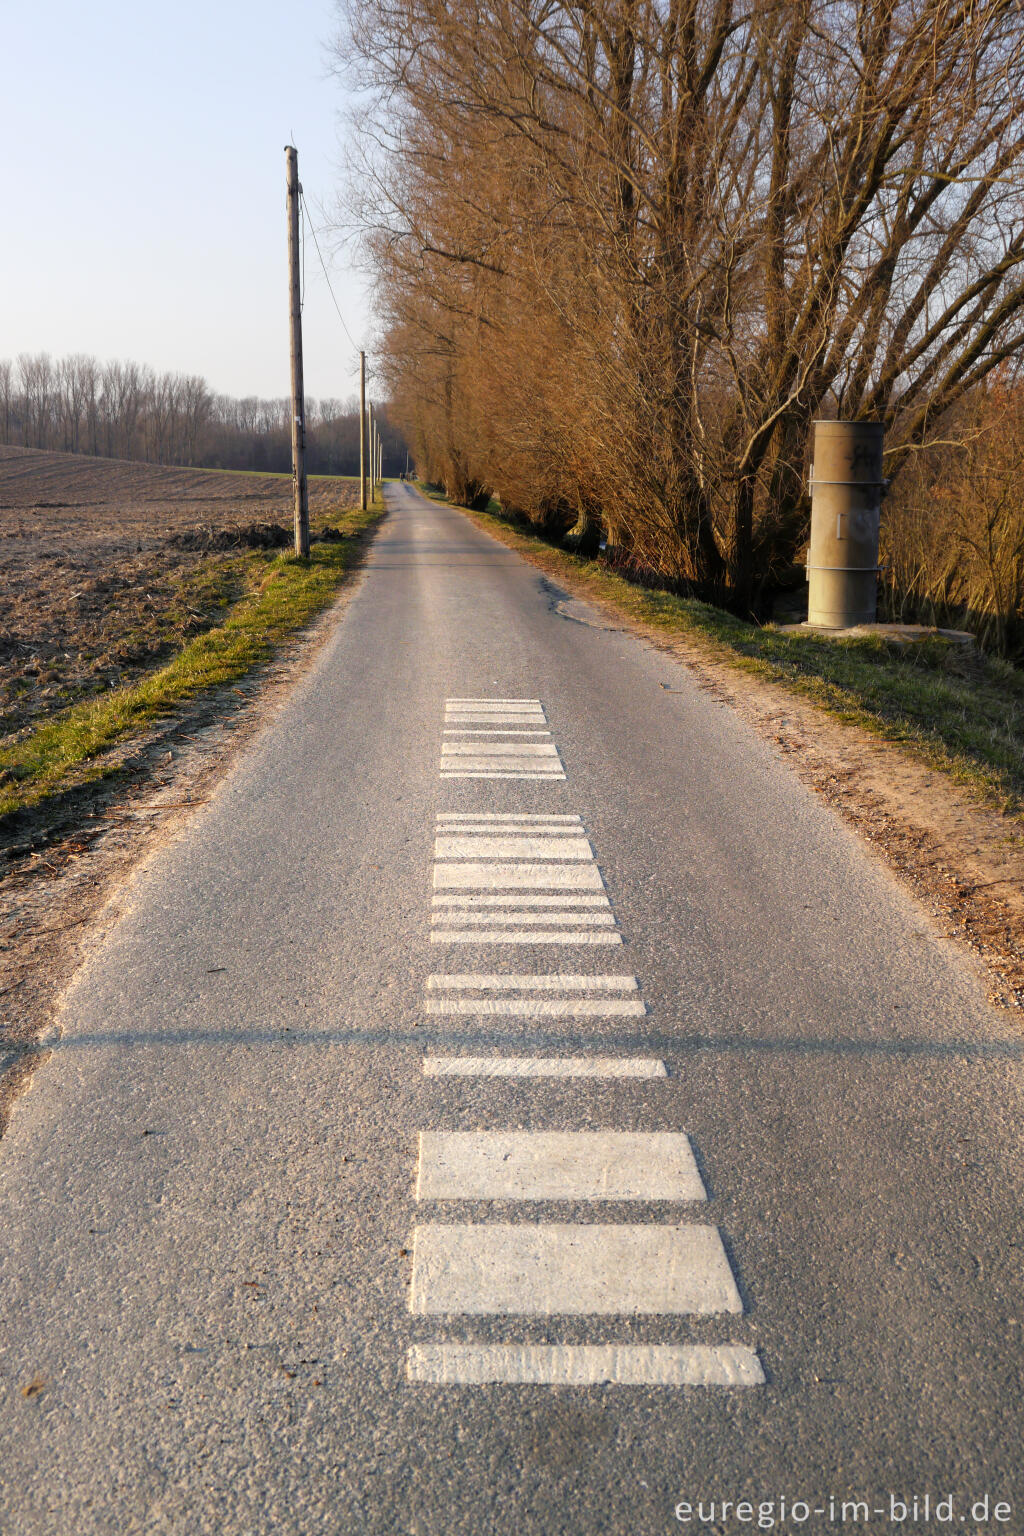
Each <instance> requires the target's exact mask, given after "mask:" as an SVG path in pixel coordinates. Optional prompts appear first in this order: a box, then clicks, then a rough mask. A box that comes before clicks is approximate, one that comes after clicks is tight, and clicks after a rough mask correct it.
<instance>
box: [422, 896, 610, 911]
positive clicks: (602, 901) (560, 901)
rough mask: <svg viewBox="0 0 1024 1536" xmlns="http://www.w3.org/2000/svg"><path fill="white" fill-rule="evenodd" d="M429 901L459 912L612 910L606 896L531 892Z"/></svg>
mask: <svg viewBox="0 0 1024 1536" xmlns="http://www.w3.org/2000/svg"><path fill="white" fill-rule="evenodd" d="M430 900H431V904H432V905H433V906H435V907H458V908H459V909H460V910H461V909H462V908H463V907H514V908H516V909H517V910H518V909H519V908H520V907H569V908H571V909H572V910H573V911H574V912H575V910H576V908H578V907H600V909H601V911H602V912H604V911H608V912H610V911H611V909H612V904H611V902H610V901H609V900H608V897H607V896H537V895H534V894H533V893H532V892H524V893H523V894H522V895H519V896H474V895H470V894H467V895H465V896H432V897H431V898H430ZM439 915H443V914H439ZM502 915H504V916H508V915H509V914H507V913H506V914H502Z"/></svg>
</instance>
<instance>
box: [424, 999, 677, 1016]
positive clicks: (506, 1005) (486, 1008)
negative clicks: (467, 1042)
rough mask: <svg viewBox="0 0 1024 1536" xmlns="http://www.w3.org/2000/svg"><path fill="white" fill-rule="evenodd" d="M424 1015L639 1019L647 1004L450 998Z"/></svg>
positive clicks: (428, 1005) (430, 1003)
mask: <svg viewBox="0 0 1024 1536" xmlns="http://www.w3.org/2000/svg"><path fill="white" fill-rule="evenodd" d="M423 1011H424V1013H428V1014H444V1015H445V1016H447V1017H452V1016H454V1015H463V1016H469V1017H472V1018H483V1017H485V1016H486V1017H488V1018H490V1017H492V1016H493V1017H495V1018H498V1017H503V1018H513V1017H514V1018H520V1019H636V1018H640V1017H641V1016H642V1015H643V1014H645V1013H646V1012H647V1004H646V1003H644V1002H643V1001H642V1000H641V999H639V998H632V997H586V998H578V997H478V998H473V997H446V998H440V999H438V1000H437V1001H435V1000H434V999H432V998H428V1000H427V1001H426V1002H425V1003H424V1004H423Z"/></svg>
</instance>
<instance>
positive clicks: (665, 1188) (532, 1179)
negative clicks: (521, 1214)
mask: <svg viewBox="0 0 1024 1536" xmlns="http://www.w3.org/2000/svg"><path fill="white" fill-rule="evenodd" d="M416 1199H417V1200H673V1201H691V1200H706V1199H707V1193H706V1191H705V1189H704V1185H703V1183H702V1181H701V1177H700V1174H699V1173H698V1171H697V1164H696V1163H695V1162H694V1160H693V1152H692V1150H691V1147H690V1138H689V1137H688V1136H687V1135H685V1134H684V1133H683V1132H681V1131H653V1132H644V1131H422V1132H421V1133H420V1155H419V1167H418V1170H417V1177H416Z"/></svg>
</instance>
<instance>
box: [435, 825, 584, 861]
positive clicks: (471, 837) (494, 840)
mask: <svg viewBox="0 0 1024 1536" xmlns="http://www.w3.org/2000/svg"><path fill="white" fill-rule="evenodd" d="M593 857H594V850H593V848H591V846H590V843H589V842H588V841H587V839H586V838H585V837H584V835H583V833H582V832H580V833H578V834H577V835H576V836H575V837H558V838H552V837H516V836H510V837H495V836H493V835H492V834H490V833H487V832H474V833H459V834H458V835H456V836H454V837H438V838H437V839H436V840H435V842H434V858H435V859H561V860H563V861H565V860H567V859H587V860H593Z"/></svg>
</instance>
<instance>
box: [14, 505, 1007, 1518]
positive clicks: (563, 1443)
mask: <svg viewBox="0 0 1024 1536" xmlns="http://www.w3.org/2000/svg"><path fill="white" fill-rule="evenodd" d="M387 495H388V501H389V505H390V508H391V513H390V516H389V518H388V520H387V521H386V522H385V524H384V525H383V526H382V528H381V530H380V532H379V534H378V536H377V538H376V541H375V543H374V545H373V548H372V550H371V552H370V555H369V557H368V562H367V566H366V570H365V574H364V576H363V579H362V581H361V584H360V585H359V587H358V590H357V591H356V592H355V594H354V596H353V597H352V599H351V601H350V602H349V604H348V606H347V608H346V609H345V611H344V613H343V614H342V616H341V618H340V620H339V622H338V623H337V626H336V628H335V629H334V631H333V633H332V635H331V637H330V639H329V640H328V642H327V643H326V645H325V646H324V647H323V649H322V650H321V651H320V653H319V656H318V658H317V660H316V662H315V664H314V665H313V666H312V668H311V669H310V670H309V672H308V673H307V674H306V675H305V677H304V678H303V680H302V681H301V682H300V683H299V684H298V685H297V686H296V687H295V689H294V690H293V691H292V692H291V694H290V695H289V696H288V698H287V700H286V701H285V702H284V704H283V705H282V706H281V708H280V709H279V710H278V712H277V714H276V715H275V717H274V718H273V720H272V721H271V723H270V724H269V726H268V727H267V728H266V729H265V730H264V732H263V733H262V735H261V736H260V737H259V738H258V739H257V740H256V741H255V743H254V744H253V745H251V746H250V747H249V748H248V749H247V750H245V751H244V752H243V753H242V754H240V756H239V758H238V760H237V761H236V763H235V765H234V766H233V768H232V769H231V771H230V772H229V773H228V775H227V776H226V778H225V779H224V780H223V782H222V783H221V785H220V787H219V788H218V790H217V791H216V792H215V794H214V795H213V796H212V798H211V800H210V802H209V803H208V804H206V805H205V806H203V807H201V808H200V809H199V810H197V812H196V813H195V815H194V816H193V817H192V818H191V820H190V821H189V823H188V825H187V827H186V828H185V830H184V831H183V832H182V833H181V834H180V835H178V836H177V837H176V838H175V839H174V840H173V841H171V842H170V843H169V844H168V845H167V846H165V847H164V848H162V849H160V850H159V851H157V852H156V853H155V854H154V855H152V856H151V857H150V858H149V859H148V861H147V862H146V863H145V864H144V865H143V866H142V867H141V869H140V870H139V871H138V872H137V873H136V875H135V876H134V877H133V879H132V880H131V882H130V883H129V885H128V887H127V888H126V890H125V892H124V893H123V899H122V901H121V903H120V907H119V910H118V912H117V914H116V916H114V917H112V919H111V922H110V924H109V928H108V931H107V933H106V935H105V938H104V940H103V942H102V943H101V944H100V945H98V947H97V948H96V949H95V950H94V951H93V952H92V954H91V956H90V958H89V960H88V961H87V963H86V965H85V966H84V968H83V970H82V971H81V972H80V974H79V977H78V979H77V980H76V983H75V984H74V986H73V988H72V990H71V993H70V995H69V997H68V999H67V1002H66V1005H65V1007H64V1010H63V1015H62V1029H63V1034H62V1037H61V1039H60V1040H59V1041H58V1042H57V1043H56V1045H55V1048H54V1052H53V1055H52V1056H51V1058H50V1060H49V1062H48V1063H47V1064H46V1065H44V1066H43V1067H42V1068H41V1069H40V1070H39V1071H38V1072H37V1074H36V1077H35V1079H34V1083H33V1086H32V1088H31V1091H30V1092H29V1093H28V1094H27V1095H26V1097H25V1098H24V1099H23V1100H22V1101H21V1103H20V1104H19V1106H18V1108H17V1110H16V1111H15V1114H14V1118H13V1122H12V1125H11V1128H10V1130H9V1133H8V1134H7V1135H6V1136H5V1137H4V1139H3V1141H2V1143H0V1532H2V1533H3V1536H37V1533H53V1532H56V1533H59V1536H64V1533H73V1536H92V1533H99V1532H103V1533H107V1532H109V1533H116V1536H128V1533H134V1532H139V1533H143V1532H144V1533H147V1536H150V1533H161V1532H175V1533H179V1532H180V1533H187V1536H196V1533H207V1532H209V1533H217V1536H236V1533H237V1536H253V1533H264V1532H266V1533H274V1536H278V1533H280V1536H292V1533H295V1536H299V1533H302V1536H307V1533H358V1536H362V1533H374V1536H376V1533H380V1536H400V1533H410V1536H412V1533H415V1536H492V1533H499V1532H501V1533H504V1532H515V1533H516V1536H562V1533H565V1536H576V1533H586V1536H590V1533H610V1536H647V1533H657V1532H670V1531H679V1530H690V1531H694V1530H710V1529H712V1528H713V1529H716V1530H720V1531H723V1532H724V1531H733V1530H737V1531H738V1530H741V1529H744V1528H751V1525H752V1524H753V1525H754V1526H755V1527H757V1526H759V1527H760V1528H761V1529H769V1528H773V1526H775V1527H777V1528H779V1529H785V1530H787V1531H788V1530H791V1529H801V1530H806V1531H811V1530H825V1529H830V1528H836V1527H837V1526H839V1525H842V1526H843V1527H844V1528H845V1527H849V1528H851V1529H860V1528H862V1527H864V1526H867V1527H869V1528H871V1529H879V1530H886V1531H892V1530H897V1529H899V1530H908V1529H916V1528H920V1529H924V1528H925V1522H924V1518H923V1511H924V1504H923V1500H924V1499H925V1497H926V1496H927V1497H928V1498H929V1500H930V1504H929V1506H928V1509H929V1516H928V1518H929V1521H930V1523H929V1524H928V1525H927V1529H929V1530H932V1529H934V1528H935V1527H936V1525H937V1524H938V1527H939V1528H940V1529H942V1528H945V1529H953V1528H955V1529H957V1530H959V1531H974V1530H976V1529H977V1530H986V1531H992V1530H997V1529H998V1530H1011V1531H1017V1532H1020V1531H1022V1530H1024V1525H1022V1524H1021V1518H1022V1516H1021V1508H1020V1506H1019V1499H1018V1494H1019V1491H1020V1490H1019V1487H1018V1486H1016V1484H1017V1482H1018V1470H1019V1464H1020V1445H1021V1440H1022V1427H1024V1426H1022V1416H1021V1363H1022V1356H1024V1350H1022V1339H1021V1335H1022V1326H1021V1325H1022V1322H1024V1300H1022V1297H1021V1256H1022V1220H1021V1187H1020V1186H1021V1165H1022V1160H1021V1151H1022V1146H1021V1143H1022V1124H1024V1116H1022V1102H1021V1097H1022V1096H1021V1083H1022V1070H1021V1069H1022V1038H1021V1033H1020V1028H1019V1023H1018V1022H1017V1021H1016V1020H1015V1019H1014V1018H1013V1017H1012V1016H1011V1015H1009V1014H1006V1013H998V1012H996V1011H994V1010H992V1009H991V1008H990V1007H989V1006H988V1004H987V1002H986V996H985V987H984V981H983V979H982V977H981V974H980V972H979V971H976V970H975V969H974V967H973V964H972V962H971V961H970V959H969V958H967V957H966V956H965V955H964V954H963V953H961V952H959V951H958V950H956V949H954V948H953V947H952V946H951V945H950V944H948V943H947V942H946V941H944V940H943V939H941V938H940V937H938V936H937V934H936V932H935V931H934V930H933V929H932V928H931V927H930V925H929V922H928V919H927V917H926V915H925V913H924V912H923V910H922V909H921V908H920V907H919V906H917V905H916V904H915V903H914V901H913V900H912V899H911V898H910V897H909V896H907V895H906V894H904V893H903V892H902V891H901V890H900V889H899V888H898V887H897V885H896V884H895V883H894V881H893V879H892V878H891V876H890V875H889V874H888V873H887V872H886V871H885V870H884V869H883V868H882V867H881V865H880V864H879V863H877V862H876V861H874V860H873V858H872V857H871V855H869V854H868V853H867V852H866V851H865V849H864V847H863V846H862V845H861V844H860V843H859V842H858V841H857V840H856V838H855V837H854V835H853V834H852V833H851V832H849V831H848V830H847V829H846V828H845V827H844V826H843V825H842V824H841V822H840V821H839V820H838V819H837V818H836V817H835V816H834V815H833V813H832V812H830V811H829V810H828V809H827V808H826V806H825V805H824V804H823V803H821V802H820V801H819V800H817V799H816V798H815V797H814V796H813V795H812V794H811V792H810V791H808V790H807V789H805V788H804V787H803V786H802V785H801V783H799V782H798V780H797V778H796V777H795V776H794V774H793V773H792V772H791V770H790V769H789V768H788V767H787V766H786V764H785V763H784V761H783V760H782V758H781V757H780V755H779V754H778V753H777V752H776V751H775V750H774V749H773V748H772V747H770V746H769V745H767V744H766V743H765V742H763V741H762V740H760V739H758V738H757V737H755V736H754V735H753V734H752V732H751V731H750V730H749V728H748V727H747V726H746V725H744V723H743V722H742V721H741V720H740V719H739V718H738V717H737V716H736V715H735V714H734V713H732V712H731V711H730V709H729V708H728V706H726V705H724V704H723V703H721V702H720V701H718V700H716V698H715V697H714V696H713V695H712V694H711V693H709V692H707V691H702V690H701V688H700V687H699V686H698V685H697V684H696V682H695V681H694V678H693V675H692V674H691V673H689V672H688V671H687V670H686V669H685V667H684V666H683V665H681V664H680V663H679V662H677V661H674V660H673V659H672V658H670V657H667V656H665V655H663V654H661V653H659V652H658V651H657V650H655V649H654V648H652V647H651V646H650V645H649V644H647V643H645V642H644V641H642V640H640V639H638V638H636V637H634V636H632V635H630V634H628V633H625V632H623V631H620V630H617V629H615V628H614V627H610V621H606V620H605V619H603V618H602V617H600V616H598V615H597V614H596V613H594V612H593V611H591V610H589V609H588V608H587V607H586V606H585V605H584V604H583V603H581V602H580V601H578V600H576V599H569V598H567V596H566V594H564V593H563V592H560V591H559V590H558V589H557V588H555V587H553V586H552V585H551V583H550V582H549V581H547V580H546V579H545V578H544V577H543V576H542V575H541V574H540V573H539V572H538V571H537V570H536V569H534V568H533V567H531V566H530V565H528V564H527V563H525V562H524V561H522V560H521V559H520V558H519V557H518V556H517V555H516V554H514V553H512V552H510V551H509V550H507V549H505V548H504V547H502V546H501V545H499V544H497V543H496V542H494V541H493V540H491V539H490V538H488V537H487V536H486V535H485V534H484V533H482V532H479V531H478V530H477V529H476V528H475V527H474V526H473V525H472V524H471V523H470V522H469V521H468V520H467V519H466V518H464V517H462V516H461V515H460V514H459V513H457V512H455V511H453V510H451V509H449V508H447V507H442V506H438V505H435V504H432V503H429V502H427V501H426V500H424V499H423V498H422V497H421V496H420V495H419V494H418V493H417V492H415V491H413V490H412V489H411V488H410V487H407V486H394V487H391V488H389V489H388V492H387ZM915 1499H916V1500H918V1511H917V1512H918V1519H917V1521H916V1522H915V1521H914V1519H913V1518H912V1514H911V1502H912V1501H913V1500H915ZM832 1500H834V1501H835V1502H834V1505H831V1506H830V1501H832ZM942 1500H949V1501H951V1504H950V1508H949V1511H948V1512H949V1515H950V1518H949V1520H948V1521H945V1520H944V1516H945V1514H946V1512H947V1511H946V1509H945V1507H944V1508H943V1511H942V1514H940V1515H939V1516H938V1517H936V1514H935V1508H936V1503H937V1501H942ZM982 1500H985V1501H987V1502H986V1503H985V1505H984V1510H985V1514H984V1518H983V1516H982V1513H981V1510H982V1505H981V1502H980V1501H982ZM748 1501H749V1508H750V1509H751V1514H750V1517H749V1518H748V1516H747V1513H746V1510H747V1508H748ZM782 1501H785V1509H784V1510H783V1508H782ZM854 1501H863V1504H864V1508H863V1509H856V1508H855V1509H852V1510H850V1509H847V1510H845V1511H844V1510H843V1509H842V1504H843V1503H844V1502H845V1503H852V1502H854ZM712 1502H714V1503H715V1505H716V1509H715V1511H714V1512H711V1511H710V1505H711V1503H712ZM723 1502H724V1503H725V1505H726V1506H727V1507H726V1508H725V1510H724V1512H723V1510H722V1504H723ZM904 1504H905V1505H906V1514H907V1518H906V1520H905V1521H904V1522H903V1523H902V1524H901V1523H900V1522H899V1515H900V1510H901V1508H902V1506H903V1505H904ZM698 1506H700V1507H699V1508H698ZM997 1506H998V1509H999V1510H1000V1511H1003V1510H1005V1509H1006V1507H1007V1506H1010V1511H1011V1512H1010V1513H1009V1514H1004V1513H999V1514H997V1513H996V1510H997ZM741 1508H742V1511H743V1512H742V1513H741V1512H740V1509H741ZM766 1511H770V1512H768V1513H766ZM816 1511H817V1512H816Z"/></svg>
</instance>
